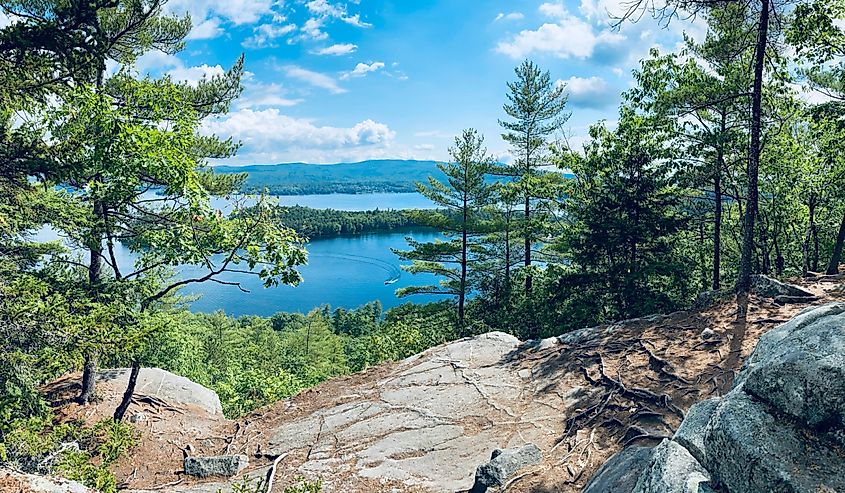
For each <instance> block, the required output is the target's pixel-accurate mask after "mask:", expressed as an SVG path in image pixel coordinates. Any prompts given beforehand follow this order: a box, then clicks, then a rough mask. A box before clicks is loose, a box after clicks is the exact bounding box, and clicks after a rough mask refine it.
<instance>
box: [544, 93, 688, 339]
mask: <svg viewBox="0 0 845 493" xmlns="http://www.w3.org/2000/svg"><path fill="white" fill-rule="evenodd" d="M590 138H591V140H590V142H589V143H587V144H585V146H584V153H583V155H580V154H575V153H572V154H570V155H569V156H568V161H566V164H567V167H569V168H570V169H571V170H572V172H573V173H574V175H575V177H574V178H573V180H572V181H571V183H570V197H569V200H568V201H567V203H566V210H567V212H568V218H569V221H570V223H569V225H568V227H567V229H566V231H565V233H564V235H563V236H562V238H561V240H560V243H559V244H558V245H557V248H558V249H559V250H560V251H561V252H562V253H564V254H565V255H566V256H567V257H568V258H569V259H570V260H571V264H570V265H569V266H568V269H567V270H568V271H569V273H568V274H566V275H564V276H563V278H562V279H561V281H560V282H559V285H560V286H561V289H563V290H566V291H567V292H569V293H570V296H572V297H575V298H576V300H577V302H576V304H580V305H585V304H586V305H587V306H589V307H590V309H589V310H583V309H578V310H575V312H576V313H582V314H585V315H583V316H584V317H592V318H591V319H590V318H587V319H586V320H578V322H580V323H600V322H602V321H606V320H614V319H620V318H628V317H633V316H639V315H643V314H648V313H655V312H660V311H664V310H667V309H671V308H674V307H675V306H677V305H678V304H680V303H679V302H680V301H681V300H682V299H683V293H684V291H685V289H684V285H683V283H682V282H680V280H682V279H683V278H684V277H685V276H686V273H687V271H688V268H687V265H686V264H685V262H683V259H682V258H679V256H678V254H677V252H676V250H675V249H674V244H675V240H676V234H677V233H678V232H679V231H680V230H681V227H682V225H683V217H682V216H681V214H680V212H679V211H680V207H679V206H680V203H681V202H680V197H681V195H680V193H679V190H678V189H677V187H676V186H675V184H674V183H673V173H672V169H671V166H670V165H669V164H670V163H671V157H672V153H671V150H670V148H669V146H668V145H667V144H668V142H669V140H668V133H667V132H665V128H661V126H660V124H659V122H657V121H655V120H654V119H651V118H647V117H643V116H640V115H637V114H635V113H634V112H633V111H632V110H631V109H630V108H627V107H623V109H622V111H621V115H620V121H619V125H618V128H617V129H616V130H615V131H610V130H608V129H607V128H606V127H605V126H604V125H601V124H599V125H595V126H593V127H592V128H591V129H590ZM584 293H588V294H587V297H584V296H583V295H584Z"/></svg>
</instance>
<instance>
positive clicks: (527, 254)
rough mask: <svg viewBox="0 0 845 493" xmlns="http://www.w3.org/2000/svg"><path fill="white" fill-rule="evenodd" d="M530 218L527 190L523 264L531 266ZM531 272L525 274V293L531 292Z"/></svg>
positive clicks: (529, 201) (529, 202)
mask: <svg viewBox="0 0 845 493" xmlns="http://www.w3.org/2000/svg"><path fill="white" fill-rule="evenodd" d="M530 218H531V199H530V197H529V196H528V192H527V191H526V192H525V266H526V267H531V225H530V223H529V220H530ZM532 281H533V279H531V274H528V275H526V276H525V294H526V296H527V295H529V294H531V283H532Z"/></svg>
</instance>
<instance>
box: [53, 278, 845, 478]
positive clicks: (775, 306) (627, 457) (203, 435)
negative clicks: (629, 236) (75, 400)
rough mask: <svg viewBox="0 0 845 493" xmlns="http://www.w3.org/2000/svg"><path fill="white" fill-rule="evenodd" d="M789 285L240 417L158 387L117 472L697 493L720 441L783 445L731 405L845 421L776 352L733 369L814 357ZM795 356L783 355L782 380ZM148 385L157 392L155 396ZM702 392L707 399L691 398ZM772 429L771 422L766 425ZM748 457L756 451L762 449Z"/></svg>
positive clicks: (495, 339)
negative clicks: (189, 470)
mask: <svg viewBox="0 0 845 493" xmlns="http://www.w3.org/2000/svg"><path fill="white" fill-rule="evenodd" d="M800 288H801V289H803V290H806V292H808V293H811V294H812V295H813V297H814V298H818V300H819V301H818V302H817V303H829V302H831V301H835V300H836V299H840V298H841V297H842V294H843V293H842V292H841V291H838V290H837V286H832V285H831V284H830V283H824V284H821V283H816V284H814V283H812V282H804V283H801V285H800ZM774 294H775V293H774V291H773V292H767V293H765V295H766V296H763V295H762V294H759V293H758V294H757V295H755V296H754V297H752V299H751V305H750V308H749V315H748V320H747V321H746V322H745V323H742V324H737V323H736V322H735V305H734V303H733V301H732V300H724V299H722V300H720V298H718V297H717V298H714V299H715V301H714V302H713V304H711V305H709V306H708V307H706V308H703V309H701V310H696V311H689V312H679V313H673V314H669V315H659V316H653V317H646V318H641V319H636V320H628V321H624V322H619V323H615V324H611V325H605V326H601V327H594V328H589V329H582V330H578V331H570V332H568V333H567V334H565V335H564V336H562V337H559V338H557V337H556V338H549V339H545V340H543V341H529V342H522V341H519V340H517V339H516V338H514V337H512V336H510V335H507V334H503V333H496V332H494V333H489V334H483V335H479V336H477V337H473V338H467V339H462V340H458V341H455V342H452V343H450V344H445V345H442V346H439V347H435V348H432V349H429V350H427V351H425V352H423V353H420V354H418V355H415V356H413V357H410V358H407V359H405V360H403V361H399V362H395V363H388V364H384V365H380V366H378V367H375V368H371V369H369V370H367V371H365V372H362V373H359V374H355V375H350V376H347V377H343V378H338V379H334V380H331V381H327V382H324V383H322V384H320V385H318V386H317V387H315V388H313V389H310V390H307V391H305V392H302V393H301V394H299V395H297V396H295V397H293V398H292V399H289V400H286V401H281V402H278V403H275V404H272V405H270V406H267V407H265V408H262V409H259V410H257V411H255V412H254V413H252V414H250V415H248V416H245V417H243V418H242V419H239V420H237V421H231V420H227V419H225V418H223V417H222V416H220V415H219V414H216V413H214V412H212V410H211V409H206V406H202V405H200V404H199V403H196V402H183V403H179V402H175V401H176V400H178V399H176V398H175V397H171V396H167V395H164V394H162V393H159V392H158V391H157V389H158V387H157V386H146V387H145V389H146V390H144V392H141V393H139V394H138V395H137V396H136V397H137V398H136V401H135V402H134V403H133V404H132V406H131V407H130V410H129V412H128V414H127V416H135V415H141V416H144V419H143V420H139V421H137V422H135V423H134V426H137V427H139V428H140V429H141V430H142V431H143V435H142V444H141V445H140V446H138V447H136V448H135V449H134V450H133V452H132V455H131V457H129V458H128V459H126V460H125V461H123V462H121V463H120V464H119V465H118V467H117V469H116V471H115V472H116V474H117V476H118V481H125V486H126V488H127V489H130V490H134V491H157V492H173V493H190V492H197V493H200V492H209V493H216V492H217V491H218V490H220V491H222V492H230V491H233V490H234V488H235V487H234V486H233V485H234V484H236V483H240V482H242V481H243V480H244V479H245V478H246V479H247V480H249V479H254V480H256V481H258V480H260V479H262V478H264V477H266V476H267V474H268V471H270V470H271V468H272V466H273V464H274V463H275V464H276V468H275V469H273V470H272V474H273V476H274V479H275V481H274V485H275V487H274V491H277V492H280V491H282V490H283V489H284V487H285V486H287V485H290V484H292V483H293V482H294V480H295V478H296V477H299V476H305V477H306V478H310V479H317V478H319V479H321V480H322V482H323V491H324V492H327V493H331V492H349V493H356V492H361V493H363V492H373V491H396V492H405V491H410V492H415V491H416V492H438V493H440V492H466V491H469V490H471V489H475V490H476V491H478V490H479V489H480V488H481V486H484V487H485V488H487V490H486V491H488V492H491V493H492V492H495V491H501V490H502V489H505V490H506V491H508V492H516V493H521V492H523V493H527V492H536V491H549V492H564V493H570V492H572V493H574V492H577V491H582V489H584V487H585V486H586V485H587V482H588V481H589V480H590V478H591V477H592V476H595V477H596V478H603V479H602V481H603V483H601V484H604V485H607V484H614V483H616V482H623V483H625V484H627V485H628V488H629V489H627V490H625V489H615V488H611V489H607V488H599V489H593V490H591V491H593V492H595V491H620V492H623V493H627V492H630V491H632V490H633V488H634V487H635V486H636V483H637V482H638V481H639V479H640V477H641V476H642V472H643V471H644V470H646V469H647V470H649V471H651V475H650V476H649V477H648V481H647V482H644V483H643V486H642V488H641V490H640V491H687V490H672V489H660V488H662V487H663V486H662V485H664V484H669V483H671V484H676V483H673V482H672V481H674V479H671V478H676V479H677V474H679V471H686V472H687V473H689V475H688V476H689V477H688V479H689V478H692V479H694V480H695V481H692V483H690V484H694V485H701V488H700V489H699V490H697V491H706V490H704V488H706V487H710V485H714V484H716V482H715V480H718V481H723V480H722V478H723V477H724V478H726V477H730V474H733V473H730V471H728V469H718V468H715V467H712V465H711V462H710V461H711V460H716V459H715V458H716V457H717V456H718V453H716V452H714V453H712V454H711V446H710V445H709V444H710V443H711V442H714V441H719V442H720V443H725V444H727V443H728V442H730V443H733V444H735V445H731V446H730V447H734V448H729V446H728V445H724V447H723V448H722V449H720V450H725V451H729V452H730V453H732V454H735V455H737V456H740V455H739V454H743V453H749V454H750V453H751V452H752V451H754V450H758V451H759V453H763V452H764V451H766V450H769V451H775V452H777V453H779V454H780V453H784V451H783V450H781V449H777V450H775V449H774V448H769V449H765V448H763V447H762V446H759V444H757V445H755V446H754V447H753V448H752V447H745V446H743V447H740V445H743V443H742V442H738V441H737V440H736V439H735V437H736V436H739V435H736V433H739V431H741V428H740V426H741V424H742V423H741V422H737V421H735V420H734V421H731V420H730V417H731V416H732V413H738V412H748V413H751V411H753V410H754V409H760V408H762V409H763V410H764V411H765V413H764V414H756V415H753V414H747V416H748V419H751V417H752V416H757V417H759V420H758V421H753V422H754V423H757V424H755V425H754V426H758V424H759V426H763V425H765V424H766V423H772V421H766V420H767V419H770V418H767V416H769V417H773V418H771V419H775V421H774V422H775V423H779V422H780V421H781V420H783V419H787V420H789V421H790V422H794V423H796V426H798V423H801V422H805V423H824V425H825V426H828V428H829V430H828V432H827V433H826V434H823V435H819V437H818V438H819V440H827V442H825V443H838V442H836V440H838V439H839V438H841V436H845V435H842V434H841V433H839V432H838V431H837V430H836V429H834V428H832V427H831V426H832V424H835V423H834V421H836V420H835V419H833V417H832V415H826V414H824V413H818V412H815V411H813V409H814V407H812V406H815V408H816V409H817V408H818V403H820V402H827V401H824V399H825V397H824V396H821V395H818V394H817V393H813V392H808V393H805V394H802V395H804V396H805V400H804V401H803V402H804V403H805V404H801V405H795V404H794V403H793V402H791V401H789V400H788V399H787V398H788V397H789V396H791V395H793V394H794V393H795V392H797V390H799V389H798V387H795V388H794V389H793V388H792V387H788V386H782V388H783V390H784V391H783V392H781V393H780V394H778V393H777V392H774V391H771V390H768V389H770V388H771V387H772V386H775V387H776V386H777V385H775V384H774V383H772V382H771V381H768V380H766V379H760V378H758V377H754V378H752V375H754V374H755V373H756V372H757V371H758V370H757V369H756V368H759V364H760V363H758V362H757V361H758V356H756V355H755V357H754V358H752V359H750V360H748V364H747V368H748V369H747V370H746V371H745V372H744V373H743V375H744V376H743V377H742V378H741V379H742V380H743V382H742V383H741V384H738V385H737V386H734V385H733V380H734V375H735V374H736V372H738V371H739V370H740V369H741V367H742V365H743V363H744V362H745V361H746V360H747V359H748V357H749V356H750V355H751V353H752V351H753V350H754V348H755V346H756V345H757V342H758V340H760V339H761V337H762V338H763V339H762V340H763V341H764V342H765V341H770V342H765V347H770V349H768V350H767V349H760V350H758V352H757V353H756V354H759V355H762V354H764V352H765V351H768V352H770V353H771V354H772V355H778V356H777V358H779V359H782V360H783V361H804V360H806V358H805V356H802V355H806V354H809V353H800V352H799V353H790V354H788V355H786V354H781V353H780V352H779V351H780V349H778V348H780V347H782V346H781V345H779V344H776V342H777V341H785V342H784V343H783V344H784V346H783V347H793V348H794V349H795V351H798V350H799V348H801V347H803V346H800V345H799V344H798V342H796V340H795V339H790V336H789V335H788V334H787V332H789V331H788V330H787V329H784V328H783V327H785V326H788V325H789V324H784V322H786V321H787V320H790V319H792V318H793V317H796V315H798V317H797V318H796V320H798V322H794V324H795V325H800V326H802V327H804V330H806V329H807V328H809V327H811V325H807V322H808V321H809V320H810V319H811V318H812V317H815V316H816V315H813V313H816V314H817V312H814V311H806V312H804V313H802V314H801V315H799V313H800V312H802V310H805V309H806V307H807V303H804V302H799V303H795V304H785V305H781V304H779V303H777V302H775V300H774V298H773V296H772V295H774ZM803 298H807V299H809V297H803ZM826 309H827V310H830V308H826ZM790 323H793V322H790ZM773 329H774V330H773ZM767 333H768V334H769V335H766V336H765V337H763V336H764V334H767ZM813 333H815V332H813ZM807 334H810V333H809V332H808V333H807ZM826 334H828V335H823V334H822V333H821V332H819V333H818V334H817V335H814V336H813V337H816V339H814V340H816V341H817V342H816V343H814V344H816V346H818V347H824V346H829V347H830V348H831V351H838V349H837V348H838V347H839V346H836V345H835V344H832V343H831V341H830V340H829V339H825V337H828V336H830V335H831V333H826ZM786 341H788V342H786ZM761 346H762V345H761ZM843 349H845V348H843ZM802 351H803V349H802ZM839 354H845V352H842V351H840V352H839ZM773 357H774V356H773ZM765 360H766V361H769V360H768V358H767V359H765ZM760 361H761V362H762V361H763V359H761V360H760ZM807 361H809V360H807ZM836 361H837V360H836V358H835V354H834V353H830V354H828V353H825V356H823V357H821V359H820V360H819V363H818V365H817V366H816V367H815V368H814V369H813V371H814V372H815V373H818V375H811V373H812V372H808V373H806V374H807V375H808V376H813V378H816V379H817V380H818V381H819V384H822V383H824V382H827V381H828V380H827V379H826V378H827V377H826V376H825V375H827V376H830V377H831V378H833V377H834V376H836V375H837V373H836V372H835V371H834V370H833V369H831V368H832V367H831V366H830V365H828V366H824V365H827V364H828V363H827V362H831V363H830V364H834V363H835V364H838V363H836ZM766 364H767V365H768V364H769V363H766ZM791 371H792V370H791V369H790V367H788V366H783V367H782V369H781V370H778V372H779V373H777V375H782V376H778V377H777V378H778V379H781V378H786V377H787V376H788V375H789V374H790V372H791ZM766 374H769V375H776V373H773V372H766ZM839 381H840V382H841V381H845V379H839ZM105 387H108V386H104V388H105ZM108 388H110V387H108ZM752 388H753V389H757V390H755V392H757V393H758V394H763V397H765V398H767V399H769V400H768V401H767V400H763V398H761V397H760V396H758V395H757V394H755V393H754V392H752V390H750V389H752ZM738 389H739V390H738ZM746 389H747V390H746ZM110 392H111V391H110ZM146 393H150V394H154V395H157V396H158V397H155V398H153V399H148V398H147V397H148V396H147V395H146ZM830 395H831V396H832V395H834V394H830ZM119 397H120V395H119V393H117V391H115V392H114V395H111V394H110V393H107V394H105V395H104V401H103V403H102V404H98V406H97V408H96V409H97V410H98V411H97V412H99V410H100V408H101V407H102V409H103V412H107V410H110V408H111V407H112V406H113V404H114V402H112V401H116V400H117V399H119ZM184 400H185V399H182V401H184ZM212 400H213V399H212ZM698 402H704V404H699V405H698V406H695V407H693V405H694V404H696V403H698ZM808 405H811V407H808ZM691 407H692V409H690V408H691ZM727 410H730V412H728V411H727ZM74 413H78V414H74ZM66 414H67V415H68V416H69V417H73V416H84V417H87V418H89V419H95V418H96V417H97V416H96V415H95V414H96V413H92V410H91V409H90V408H83V409H74V408H72V407H71V408H68V409H67V410H66ZM737 415H738V416H742V415H740V414H737ZM842 415H845V414H842ZM840 416H841V415H840ZM684 418H686V420H685V419H684ZM713 422H721V423H725V424H726V425H730V426H727V427H726V428H724V429H725V430H728V431H730V433H727V432H726V433H727V434H723V435H717V434H707V433H703V432H702V427H704V428H706V429H709V428H707V427H709V426H710V425H711V424H712V423H713ZM748 422H749V423H750V422H752V421H748ZM682 423H683V426H682ZM702 423H704V424H705V425H703V424H702ZM802 426H803V425H802ZM679 428H680V430H679ZM758 429H762V430H766V428H758ZM769 430H770V431H771V432H772V434H771V435H769V438H771V439H772V440H780V443H782V444H788V443H790V442H789V441H788V440H787V438H789V436H794V435H788V436H787V435H783V434H782V430H780V429H779V428H775V427H771V428H769ZM777 430H780V431H777ZM795 430H801V431H802V433H803V432H805V431H806V430H805V429H804V428H800V427H799V428H795ZM676 431H677V433H676ZM765 436H766V435H765V434H762V433H761V434H760V439H763V437H765ZM673 437H674V438H673ZM664 440H665V441H664ZM661 443H662V445H661ZM749 443H752V442H749ZM658 445H660V447H659V448H658V449H655V448H654V447H655V446H658ZM189 446H191V447H189ZM778 446H781V445H778ZM784 446H785V445H784ZM825 446H826V445H825ZM183 450H190V455H191V456H195V457H218V456H239V455H240V456H245V457H247V458H248V459H249V465H248V466H247V467H246V469H244V470H243V471H241V472H239V473H237V474H236V475H235V476H234V477H232V478H226V477H225V475H212V476H209V477H207V478H199V477H193V476H188V475H185V474H184V463H183V457H184V456H183ZM655 450H657V451H658V452H659V454H658V453H657V452H655ZM819 450H820V451H823V450H826V449H819ZM494 451H499V452H496V453H495V454H494ZM620 451H623V452H622V454H620V455H617V456H616V457H614V458H613V460H611V461H609V462H608V459H609V458H611V457H612V456H613V455H614V454H616V453H617V452H620ZM819 453H821V452H819ZM502 454H504V455H502ZM514 454H516V455H514ZM711 457H713V459H711ZM743 457H744V456H743ZM814 457H815V456H814ZM512 458H514V460H511V459H512ZM661 458H662V459H661ZM830 458H831V457H830V456H828V455H819V456H818V459H819V460H821V459H824V460H828V459H830ZM516 459H518V460H516ZM657 459H660V461H658V460H657ZM744 460H745V461H747V462H752V461H753V460H754V456H751V455H749V456H748V457H747V458H746V459H744ZM814 460H815V459H814ZM605 462H608V464H607V465H605V466H604V467H603V468H602V469H601V470H600V471H599V472H598V473H596V471H597V470H599V468H600V467H601V466H602V465H603V464H605ZM241 463H243V461H240V462H239V464H241ZM614 464H616V465H617V467H614ZM619 464H622V465H623V466H624V467H622V468H621V469H620V468H619V467H618V465H619ZM480 466H481V467H480ZM237 469H238V467H236V468H234V469H233V470H237ZM478 471H482V475H481V476H479V473H478ZM632 471H634V472H635V473H634V472H632ZM488 473H490V474H488ZM693 473H695V474H693ZM226 474H228V472H227V473H226ZM684 474H686V473H684ZM759 474H761V476H760V477H773V476H763V475H762V474H764V471H760V472H759ZM766 474H769V473H766ZM771 474H777V471H774V472H771ZM693 476H694V477H693ZM684 477H687V476H684ZM843 477H845V476H843ZM596 481H598V480H597V479H593V484H597V483H596ZM644 481H646V480H644ZM667 482H668V483H667ZM725 483H726V481H725ZM685 484H686V483H685ZM802 484H803V483H802ZM746 486H747V485H746ZM743 487H745V486H743ZM831 487H834V488H838V484H837V485H832V486H831ZM690 491H696V490H690ZM722 491H733V492H738V491H755V490H743V489H737V490H722ZM761 491H762V490H761ZM785 491H787V490H785ZM792 491H804V490H801V489H798V490H792ZM833 491H836V489H834V490H833ZM843 491H845V490H843Z"/></svg>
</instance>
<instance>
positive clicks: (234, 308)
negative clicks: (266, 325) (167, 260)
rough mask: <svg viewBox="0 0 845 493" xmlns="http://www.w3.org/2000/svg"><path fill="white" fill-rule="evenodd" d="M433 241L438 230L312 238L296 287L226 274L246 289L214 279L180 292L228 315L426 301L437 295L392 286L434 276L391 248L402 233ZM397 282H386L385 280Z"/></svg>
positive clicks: (197, 305) (198, 305) (203, 308)
mask: <svg viewBox="0 0 845 493" xmlns="http://www.w3.org/2000/svg"><path fill="white" fill-rule="evenodd" d="M406 236H411V237H413V238H414V239H415V240H417V241H433V240H434V239H435V238H437V237H440V238H442V235H441V234H440V233H437V232H434V231H411V232H406V233H389V234H373V235H360V236H345V237H339V238H330V239H323V240H316V241H313V242H311V243H309V244H308V246H307V250H308V257H309V262H308V265H306V266H303V267H302V268H301V269H300V272H301V273H302V277H303V278H304V281H303V282H302V283H300V284H299V285H298V286H296V287H293V286H278V287H275V288H267V289H265V288H264V287H262V285H261V282H260V280H258V279H257V278H255V277H252V276H243V275H240V276H237V275H230V276H227V277H224V278H222V279H224V280H227V281H234V280H237V281H241V282H242V285H243V287H244V288H246V289H248V290H249V291H250V292H249V293H244V292H241V291H240V290H238V288H236V287H234V286H226V285H221V284H216V283H205V284H201V285H197V284H195V285H192V286H189V287H187V288H184V289H183V290H182V291H181V292H182V293H183V294H201V295H202V298H200V299H199V300H197V301H195V302H193V303H192V305H191V309H192V310H194V311H200V312H211V311H214V310H223V311H225V312H226V313H228V314H230V315H235V316H238V315H261V316H269V315H272V314H274V313H276V312H278V311H287V312H307V311H309V310H311V309H312V308H314V307H316V306H320V305H325V304H328V305H331V306H332V307H344V308H355V307H358V306H361V305H363V304H365V303H368V302H370V301H374V300H379V301H380V302H381V303H382V305H383V306H384V307H385V308H390V307H394V306H397V305H399V304H401V303H404V302H407V301H414V302H425V301H433V300H435V299H437V297H436V296H412V297H410V298H406V299H399V298H397V297H396V295H395V294H394V293H395V291H396V289H398V288H400V287H405V286H413V285H415V284H430V283H436V282H437V279H436V278H435V277H434V276H432V275H422V274H417V275H411V274H409V273H407V272H404V271H401V270H400V269H399V265H400V261H399V259H398V258H397V257H396V255H394V254H393V252H392V251H391V248H399V249H404V248H406V247H407V244H406V242H405V237H406ZM397 275H398V276H399V279H398V281H396V282H393V283H391V284H385V281H388V280H392V279H395V278H396V276H397Z"/></svg>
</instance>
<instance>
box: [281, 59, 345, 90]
mask: <svg viewBox="0 0 845 493" xmlns="http://www.w3.org/2000/svg"><path fill="white" fill-rule="evenodd" d="M284 71H285V73H286V74H287V76H288V77H291V78H294V79H298V80H301V81H303V82H307V83H308V84H311V85H312V86H314V87H319V88H322V89H326V90H328V91H329V92H330V93H332V94H341V93H344V92H346V89H344V88H342V87H340V86H339V85H338V83H337V81H336V80H334V79H333V78H331V77H329V76H328V75H326V74H321V73H320V72H314V71H313V70H308V69H304V68H302V67H300V66H298V65H287V66H286V67H284Z"/></svg>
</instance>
